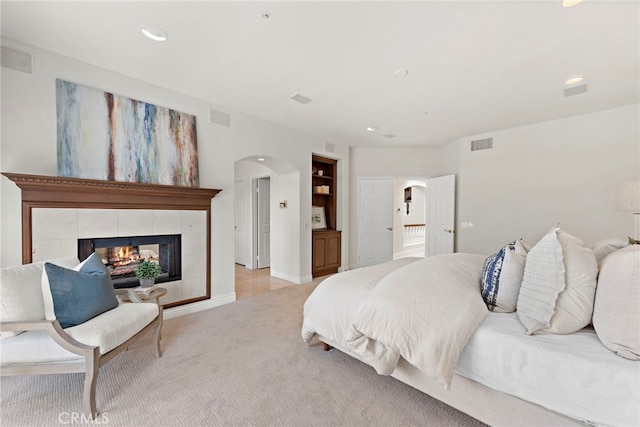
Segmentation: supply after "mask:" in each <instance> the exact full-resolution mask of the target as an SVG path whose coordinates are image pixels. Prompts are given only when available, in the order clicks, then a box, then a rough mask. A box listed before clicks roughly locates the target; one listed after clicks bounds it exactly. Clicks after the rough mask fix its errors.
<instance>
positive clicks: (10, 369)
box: [0, 257, 162, 419]
mask: <svg viewBox="0 0 640 427" xmlns="http://www.w3.org/2000/svg"><path fill="white" fill-rule="evenodd" d="M51 262H52V263H54V264H57V265H60V266H62V267H66V268H73V267H75V266H76V265H77V264H78V263H79V261H78V259H77V258H75V257H70V258H60V259H56V260H51ZM43 266H44V262H38V263H32V264H25V265H20V266H16V267H8V268H3V269H0V338H1V339H0V375H1V376H12V375H38V374H60V373H73V372H84V373H85V378H84V392H83V397H82V411H83V413H84V414H85V415H86V416H89V417H91V418H92V419H95V417H96V416H97V410H96V380H97V377H98V369H99V368H100V367H101V366H102V365H104V364H105V363H107V362H108V361H109V360H111V359H112V358H113V357H114V356H116V355H117V354H118V353H120V352H121V351H123V350H126V349H127V348H128V347H129V346H130V345H131V344H132V343H133V342H135V341H136V340H138V339H139V338H140V337H142V336H144V335H145V334H147V333H148V332H151V331H153V347H154V349H155V353H156V357H160V356H161V349H160V329H161V328H162V316H161V310H162V308H161V307H159V306H158V305H157V304H156V303H155V302H148V303H145V302H142V301H140V300H139V299H138V298H137V297H136V296H135V294H134V293H133V292H131V291H130V292H129V298H130V300H131V301H135V302H128V303H125V302H121V303H120V304H119V305H118V306H117V307H116V308H114V309H112V310H109V311H107V312H105V313H102V314H100V315H99V316H96V317H94V318H93V319H90V320H88V321H86V322H84V323H82V324H80V325H77V326H73V327H70V328H66V329H62V327H61V326H60V324H59V323H58V321H57V320H45V319H46V317H45V309H44V300H43V296H42V286H41V277H42V270H43Z"/></svg>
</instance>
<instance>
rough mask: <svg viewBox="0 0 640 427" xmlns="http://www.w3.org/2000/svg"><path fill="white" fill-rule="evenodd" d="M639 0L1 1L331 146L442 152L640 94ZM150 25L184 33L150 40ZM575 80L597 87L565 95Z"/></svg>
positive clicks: (21, 27) (148, 71) (157, 74)
mask: <svg viewBox="0 0 640 427" xmlns="http://www.w3.org/2000/svg"><path fill="white" fill-rule="evenodd" d="M639 5H640V4H639V2H638V1H613V0H602V1H595V0H585V1H584V2H583V3H581V4H579V5H577V6H575V7H572V8H563V7H562V6H561V2H560V0H553V1H551V0H549V1H547V0H544V1H529V2H525V1H477V0H476V1H441V2H435V1H413V2H400V1H388V2H378V1H358V2H340V1H335V2H328V1H315V2H303V1H297V2H294V1H289V2H239V1H234V2H214V1H199V2H185V1H180V2H178V1H175V2H164V1H145V2H95V1H83V2H57V1H46V2H23V1H21V2H12V1H5V0H2V2H1V7H2V10H1V14H2V16H1V18H2V27H1V30H2V36H3V37H7V38H10V39H13V40H17V41H20V42H23V43H27V44H30V45H34V46H37V47H40V48H44V49H47V50H50V51H53V52H57V53H59V54H62V55H66V56H70V57H73V58H77V59H79V60H82V61H85V62H88V63H91V64H94V65H97V66H99V67H102V68H106V69H110V70H113V71H116V72H119V73H122V74H125V75H128V76H131V77H134V78H138V79H142V80H145V81H148V82H151V83H153V84H156V85H159V86H162V87H165V88H169V89H172V90H175V91H178V92H181V93H185V94H188V95H191V96H194V97H196V98H199V99H203V100H206V101H208V102H210V103H212V104H213V105H214V106H220V107H223V108H228V109H231V110H236V111H241V112H243V113H247V114H250V115H253V116H256V117H259V118H262V119H265V120H268V121H271V122H275V123H279V124H282V125H284V126H288V127H291V128H297V129H301V130H304V131H307V132H310V133H312V134H315V135H318V136H320V137H321V138H324V139H325V140H327V141H330V142H336V143H347V144H350V145H353V146H381V147H396V146H402V147H408V146H439V145H442V144H445V143H448V142H451V141H453V140H455V139H457V138H459V137H462V136H466V135H474V134H479V133H485V132H489V131H493V130H498V129H505V128H511V127H515V126H520V125H525V124H529V123H537V122H541V121H545V120H551V119H555V118H561V117H568V116H572V115H576V114H583V113H588V112H592V111H597V110H601V109H606V108H612V107H617V106H622V105H628V104H632V103H637V102H639V99H640V87H639V85H640V67H639V62H640V60H639V56H640V35H639V26H640V12H639V10H640V9H639ZM263 11H268V12H269V13H270V18H269V19H265V18H263V17H262V12H263ZM144 25H151V26H156V27H160V28H162V29H163V30H164V31H166V32H167V33H168V35H169V40H168V41H166V42H163V43H158V42H153V41H151V40H148V39H147V38H145V37H144V36H143V35H142V34H141V32H140V27H141V26H144ZM400 68H404V69H407V70H408V71H409V74H408V75H407V76H406V77H405V78H401V79H398V78H396V77H395V76H394V74H393V72H394V71H395V70H397V69H400ZM574 74H579V75H583V76H584V78H585V82H586V83H587V84H588V85H589V86H588V87H589V90H588V92H587V93H584V94H581V95H577V96H573V97H568V98H567V97H564V96H563V89H564V81H565V79H566V78H568V77H569V76H572V75H574ZM103 89H107V90H108V89H109V88H103ZM295 92H301V93H303V94H305V95H306V96H308V97H310V98H311V99H312V100H313V101H312V102H310V103H308V104H306V105H303V104H299V103H297V102H295V101H292V100H291V99H289V97H290V96H291V95H293V94H294V93H295ZM124 95H126V94H124ZM232 120H233V117H232ZM232 125H233V124H232ZM367 126H377V127H378V130H377V131H376V132H367V131H366V130H365V128H366V127H367ZM386 133H392V134H395V135H397V136H396V137H395V138H392V139H388V138H385V137H383V134H386Z"/></svg>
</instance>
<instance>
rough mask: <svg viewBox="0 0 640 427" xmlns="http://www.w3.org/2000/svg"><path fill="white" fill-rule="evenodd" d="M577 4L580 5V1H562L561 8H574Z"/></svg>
mask: <svg viewBox="0 0 640 427" xmlns="http://www.w3.org/2000/svg"><path fill="white" fill-rule="evenodd" d="M578 3H582V0H562V6H564V7H571V6H575V5H577V4H578Z"/></svg>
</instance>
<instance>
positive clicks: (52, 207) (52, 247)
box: [4, 173, 219, 307]
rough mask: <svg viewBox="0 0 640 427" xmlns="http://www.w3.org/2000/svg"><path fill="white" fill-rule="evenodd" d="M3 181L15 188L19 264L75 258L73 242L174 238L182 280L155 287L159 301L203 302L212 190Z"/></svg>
mask: <svg viewBox="0 0 640 427" xmlns="http://www.w3.org/2000/svg"><path fill="white" fill-rule="evenodd" d="M4 175H5V176H7V177H8V178H9V179H11V180H12V181H14V182H15V183H16V185H18V187H20V188H21V190H22V221H23V225H22V229H23V233H22V234H23V252H22V253H23V262H37V261H43V260H47V259H52V258H60V257H66V256H77V253H78V239H86V238H98V237H104V238H109V237H126V236H150V235H167V234H180V235H181V237H182V279H181V280H176V281H172V282H166V283H162V286H163V287H165V288H167V290H168V292H167V295H166V296H164V297H163V298H162V303H163V305H164V306H165V307H173V306H177V305H182V304H186V303H191V302H195V301H201V300H205V299H208V298H210V295H211V292H210V256H209V253H210V252H209V250H210V249H209V248H210V231H209V224H210V205H211V198H212V197H214V196H215V194H217V192H219V190H213V189H200V188H185V187H172V186H162V185H153V184H137V183H118V182H110V181H98V180H82V179H76V178H58V177H43V176H37V175H19V174H7V173H5V174H4ZM78 195H80V196H78ZM196 199H197V200H196ZM25 246H26V247H25Z"/></svg>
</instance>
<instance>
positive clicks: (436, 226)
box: [425, 175, 456, 256]
mask: <svg viewBox="0 0 640 427" xmlns="http://www.w3.org/2000/svg"><path fill="white" fill-rule="evenodd" d="M455 209H456V176H455V175H445V176H439V177H436V178H430V179H428V180H427V227H426V236H425V256H434V255H440V254H449V253H452V252H453V241H454V234H455V227H454V225H455V215H456V210H455Z"/></svg>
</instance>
